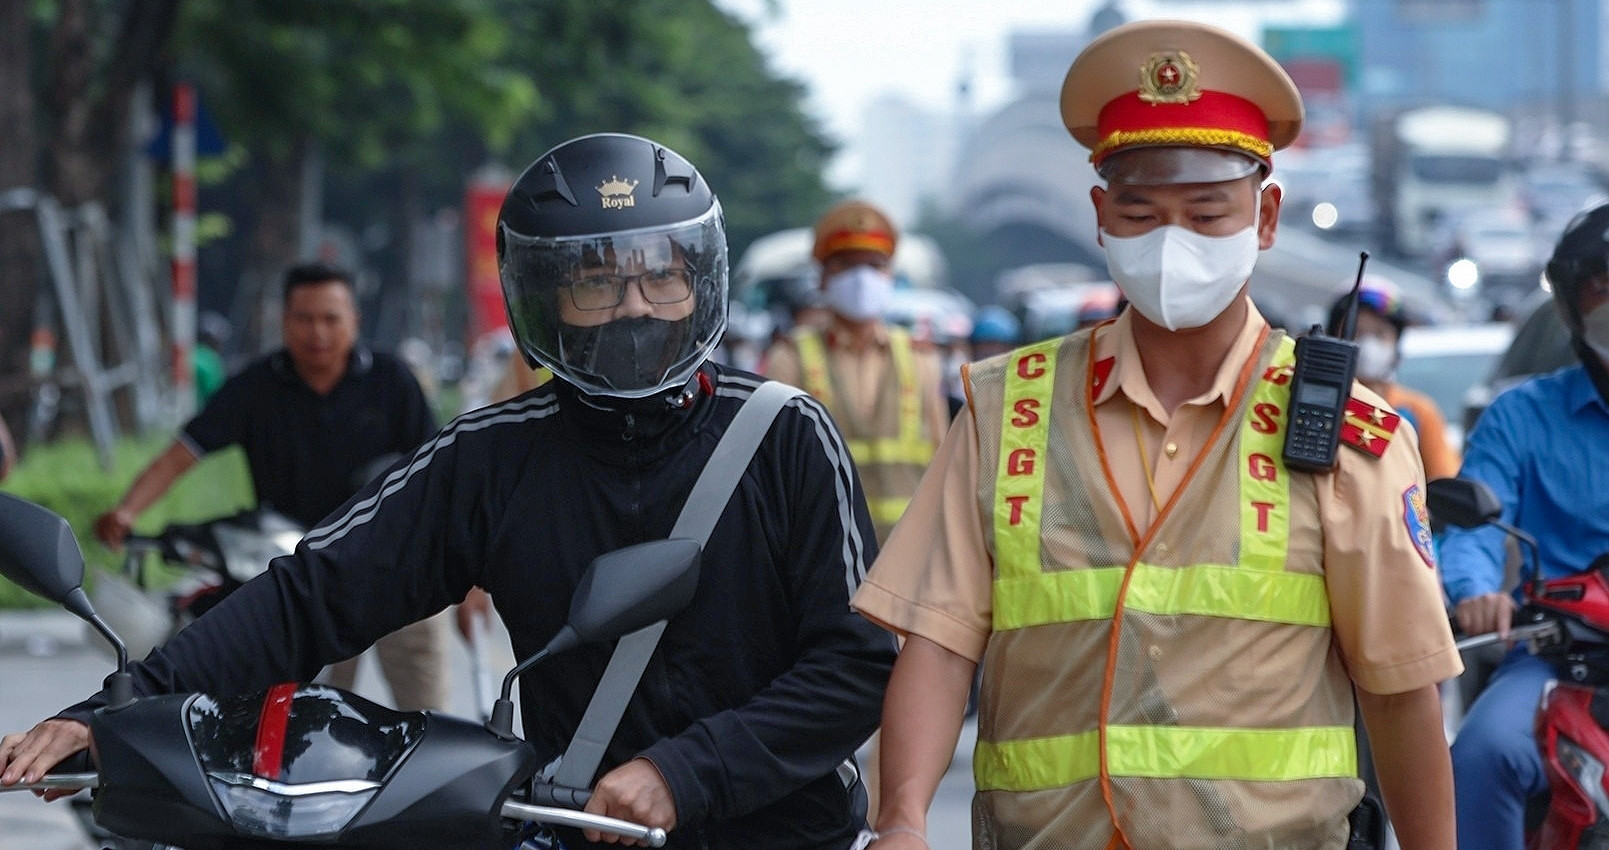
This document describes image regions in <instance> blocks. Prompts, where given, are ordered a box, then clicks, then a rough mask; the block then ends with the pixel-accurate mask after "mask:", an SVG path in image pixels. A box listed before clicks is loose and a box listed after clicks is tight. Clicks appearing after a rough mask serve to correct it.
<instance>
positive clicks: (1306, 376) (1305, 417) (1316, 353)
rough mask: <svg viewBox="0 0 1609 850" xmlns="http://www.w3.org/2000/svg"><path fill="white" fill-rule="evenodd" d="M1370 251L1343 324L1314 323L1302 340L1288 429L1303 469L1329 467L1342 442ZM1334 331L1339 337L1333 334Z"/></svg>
mask: <svg viewBox="0 0 1609 850" xmlns="http://www.w3.org/2000/svg"><path fill="white" fill-rule="evenodd" d="M1368 261H1369V252H1367V251H1364V252H1362V253H1360V254H1359V256H1358V277H1357V280H1356V281H1355V282H1354V283H1353V284H1352V292H1351V293H1350V294H1349V295H1348V296H1347V304H1346V313H1345V316H1344V317H1343V318H1342V320H1341V326H1340V327H1339V328H1330V329H1329V333H1326V332H1325V328H1324V327H1323V326H1321V325H1314V326H1313V327H1312V329H1311V330H1309V331H1308V332H1307V334H1306V335H1304V336H1301V337H1298V338H1297V340H1296V365H1295V367H1294V369H1293V371H1292V373H1291V401H1290V407H1291V410H1290V416H1289V418H1288V420H1287V425H1286V428H1285V449H1284V459H1285V465H1286V466H1288V467H1290V468H1291V469H1299V470H1302V471H1303V472H1329V471H1330V470H1331V469H1334V468H1335V453H1336V451H1337V450H1338V449H1339V447H1340V443H1341V425H1342V423H1343V422H1344V421H1345V419H1346V402H1347V399H1349V398H1351V397H1352V378H1353V377H1354V376H1355V375H1356V373H1357V364H1358V345H1357V343H1355V342H1353V341H1352V337H1353V336H1354V335H1355V334H1356V333H1357V322H1358V291H1359V288H1360V287H1361V286H1362V285H1363V266H1364V264H1365V263H1367V262H1368ZM1331 334H1333V336H1332V335H1331Z"/></svg>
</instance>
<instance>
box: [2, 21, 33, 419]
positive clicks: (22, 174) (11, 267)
mask: <svg viewBox="0 0 1609 850" xmlns="http://www.w3.org/2000/svg"><path fill="white" fill-rule="evenodd" d="M32 5H33V4H32V2H31V0H0V192H4V191H6V190H7V189H16V188H25V189H32V188H37V187H38V185H39V175H38V172H37V169H36V168H35V166H34V162H35V158H36V157H38V155H39V146H38V145H39V143H38V140H37V139H36V138H35V137H34V99H33V86H32V85H31V80H30V75H29V67H30V64H31V53H32V51H31V50H30V44H29V27H28V8H29V7H30V6H32ZM42 267H43V265H42V263H41V262H40V251H39V231H38V228H37V227H35V226H34V221H33V217H32V215H31V213H29V212H12V213H5V214H3V216H0V304H4V305H5V308H4V309H0V418H4V419H5V420H6V422H8V423H10V425H11V432H12V434H13V435H14V436H15V437H16V438H17V439H18V440H19V441H20V440H23V439H26V437H27V432H28V429H27V427H26V426H27V415H28V400H29V389H30V383H29V379H28V334H29V331H30V330H31V328H30V325H32V324H33V309H34V295H35V293H36V292H37V291H38V289H39V287H40V285H41V284H42V282H43V279H42V278H41V276H40V269H41V268H42Z"/></svg>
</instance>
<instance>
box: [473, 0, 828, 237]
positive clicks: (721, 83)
mask: <svg viewBox="0 0 1609 850" xmlns="http://www.w3.org/2000/svg"><path fill="white" fill-rule="evenodd" d="M502 6H503V10H504V13H505V15H506V18H507V20H508V21H509V24H510V29H512V30H513V31H515V32H517V33H521V34H522V37H520V38H516V39H515V40H514V41H513V44H512V52H513V53H514V56H515V63H516V64H517V65H518V66H519V67H521V68H524V69H526V70H527V71H528V72H529V73H530V75H531V77H532V79H534V80H535V81H536V84H537V87H538V89H539V90H540V91H541V92H542V95H543V99H542V103H541V106H540V108H539V110H538V112H537V116H536V117H535V119H534V121H533V122H532V124H531V126H530V127H529V128H528V129H527V130H526V131H525V132H523V133H521V134H520V135H519V136H517V137H516V138H517V142H516V145H515V150H516V151H522V152H523V153H524V154H525V156H526V158H527V159H530V158H534V157H535V155H536V154H538V153H540V152H541V151H543V150H546V149H547V148H548V147H551V146H552V145H553V144H556V143H557V142H560V141H563V140H564V139H566V138H569V137H572V136H575V135H579V134H582V133H589V132H598V131H604V130H618V131H623V132H630V133H638V134H640V135H644V136H648V137H649V138H653V139H655V140H658V141H660V142H663V143H664V144H666V145H669V146H670V147H672V148H674V149H676V151H677V152H679V153H681V154H682V155H683V156H685V157H687V158H688V159H689V160H691V161H692V162H693V163H695V164H696V165H698V167H699V169H700V170H701V171H702V172H703V173H704V175H705V177H706V178H708V180H709V181H710V185H712V186H713V187H714V188H715V191H716V193H717V194H718V195H719V196H720V198H721V203H722V205H723V207H724V208H725V211H726V218H727V229H728V233H729V235H730V237H731V242H732V248H733V251H734V254H736V253H737V252H740V251H741V250H742V249H743V248H744V247H746V246H747V245H748V243H749V242H751V241H753V240H754V238H756V237H758V236H761V235H764V234H766V233H769V232H771V231H775V230H780V229H782V228H785V227H795V226H800V225H803V224H808V223H809V222H810V221H811V220H813V219H814V217H815V216H816V215H817V214H818V213H819V212H820V211H821V210H822V209H823V208H824V207H825V206H826V205H827V203H828V202H829V201H830V194H829V192H828V191H827V189H826V188H825V185H824V183H823V180H822V176H823V173H824V171H825V168H826V164H827V160H828V158H829V157H830V156H831V154H832V152H833V149H832V146H831V145H830V144H829V143H828V142H827V141H826V139H825V137H824V135H823V133H822V131H821V129H820V128H819V127H818V126H817V125H816V124H815V122H814V121H813V120H812V119H810V118H809V117H808V116H807V115H806V114H805V112H804V110H803V100H804V95H805V90H804V87H803V85H802V84H800V83H798V82H797V81H794V80H790V79H786V78H783V77H780V76H778V75H777V74H776V73H774V72H773V71H771V70H770V69H769V68H768V67H767V65H766V61H765V57H764V56H763V55H761V54H760V52H759V51H758V50H757V49H756V48H755V46H754V44H753V43H752V41H751V40H750V38H749V31H748V28H747V27H746V26H745V25H744V24H743V23H742V22H740V21H738V20H736V19H734V18H733V17H731V16H730V15H728V14H727V13H725V12H723V11H721V10H720V9H717V8H716V7H715V6H714V5H713V4H712V3H709V2H684V0H555V2H546V3H523V2H518V0H504V2H503V3H502ZM511 156H512V154H511Z"/></svg>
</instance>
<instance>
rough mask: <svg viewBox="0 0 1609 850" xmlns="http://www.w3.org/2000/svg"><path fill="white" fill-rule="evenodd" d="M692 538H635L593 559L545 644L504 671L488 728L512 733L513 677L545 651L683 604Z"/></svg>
mask: <svg viewBox="0 0 1609 850" xmlns="http://www.w3.org/2000/svg"><path fill="white" fill-rule="evenodd" d="M703 548H704V547H703V546H700V545H699V543H698V541H696V540H687V539H683V538H674V539H670V540H654V541H651V542H648V543H639V544H637V545H635V546H627V547H625V548H624V549H616V550H615V551H613V552H606V553H604V554H602V555H599V556H598V557H596V558H594V559H592V563H590V564H588V565H587V569H586V572H584V573H582V575H581V581H580V582H579V583H577V585H576V588H575V595H574V596H573V597H571V599H570V614H569V621H568V622H567V623H565V624H564V627H563V628H561V629H559V632H558V634H556V635H554V636H553V639H552V640H550V641H548V643H547V646H544V647H542V649H541V650H540V651H539V652H537V653H536V654H535V655H532V656H531V657H530V658H527V659H525V660H524V661H521V662H520V663H519V665H518V666H516V667H515V668H514V669H513V670H510V671H508V675H507V676H504V677H503V691H502V695H501V696H499V697H498V700H497V702H496V703H495V704H493V706H492V716H491V719H489V720H488V721H487V722H486V726H487V728H488V729H491V730H492V731H493V732H495V733H496V734H498V735H500V736H502V737H510V736H512V735H513V726H514V703H513V700H512V699H511V695H512V693H513V691H514V680H515V679H518V678H519V676H520V674H521V673H524V672H525V671H526V670H529V669H530V668H531V667H532V666H534V665H535V664H536V663H537V662H539V661H541V660H542V659H544V658H547V657H548V656H550V655H557V654H558V653H561V652H565V651H567V650H570V649H574V648H575V647H577V646H580V645H581V644H584V643H602V642H604V641H610V640H614V639H615V638H619V637H624V636H625V635H628V634H630V633H632V632H635V631H637V630H638V629H641V628H644V627H646V626H649V625H651V624H653V623H657V622H659V621H660V620H668V619H670V618H671V617H672V616H674V615H675V614H676V612H678V611H680V610H682V609H683V608H685V607H686V606H687V603H688V602H690V601H692V599H693V591H694V590H695V589H696V588H697V587H698V570H699V556H700V554H701V553H702V552H703Z"/></svg>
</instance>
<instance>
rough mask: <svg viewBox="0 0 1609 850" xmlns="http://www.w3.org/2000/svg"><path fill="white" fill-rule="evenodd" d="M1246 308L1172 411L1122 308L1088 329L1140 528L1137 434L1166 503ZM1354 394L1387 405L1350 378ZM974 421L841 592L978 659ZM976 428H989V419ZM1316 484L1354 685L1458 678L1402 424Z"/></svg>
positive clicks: (1073, 378) (898, 627)
mask: <svg viewBox="0 0 1609 850" xmlns="http://www.w3.org/2000/svg"><path fill="white" fill-rule="evenodd" d="M1248 306H1249V305H1248ZM1247 312H1248V315H1247V318H1246V323H1245V325H1244V326H1243V327H1242V328H1241V331H1240V334H1239V336H1238V337H1237V338H1236V340H1235V342H1234V345H1233V347H1232V348H1231V350H1230V352H1229V354H1228V356H1227V357H1226V358H1225V360H1224V364H1223V366H1221V367H1220V368H1219V370H1218V374H1217V376H1216V378H1215V380H1214V382H1213V385H1212V387H1211V388H1210V389H1209V390H1208V391H1207V392H1205V393H1204V394H1202V395H1201V396H1198V397H1196V398H1193V399H1190V400H1188V401H1186V402H1184V403H1183V404H1181V405H1180V406H1179V407H1178V408H1177V409H1176V410H1174V411H1173V413H1172V415H1171V416H1170V415H1169V414H1168V413H1167V412H1166V411H1165V410H1164V409H1163V408H1162V406H1161V404H1160V403H1159V402H1158V401H1157V399H1156V396H1155V394H1154V393H1152V392H1151V389H1150V387H1149V385H1148V384H1147V383H1146V379H1145V373H1144V369H1143V367H1142V366H1141V363H1140V359H1139V351H1138V349H1137V348H1136V347H1135V343H1134V337H1133V334H1132V331H1131V325H1130V316H1129V314H1128V313H1125V314H1124V315H1123V316H1121V317H1119V318H1118V319H1117V320H1116V321H1115V322H1112V323H1110V324H1107V325H1103V326H1101V327H1100V328H1098V329H1096V331H1095V333H1096V343H1095V352H1096V358H1097V360H1101V359H1105V358H1108V357H1111V358H1114V362H1113V365H1112V369H1111V371H1110V372H1109V373H1108V374H1107V377H1106V379H1105V381H1104V382H1103V383H1102V385H1101V386H1098V387H1097V388H1096V393H1095V403H1096V416H1095V419H1096V424H1097V427H1098V428H1099V429H1100V434H1101V440H1102V443H1103V444H1104V446H1105V449H1106V452H1107V456H1108V458H1109V459H1110V461H1111V467H1112V473H1113V475H1114V477H1115V479H1116V482H1117V488H1118V491H1119V495H1120V497H1121V499H1122V500H1123V502H1124V503H1125V504H1126V505H1127V506H1128V509H1129V512H1130V514H1131V516H1132V517H1133V520H1134V522H1135V524H1136V526H1137V529H1136V530H1137V531H1138V532H1139V533H1141V534H1143V533H1144V532H1145V530H1146V529H1147V528H1148V527H1149V526H1150V523H1151V522H1152V521H1153V520H1154V518H1155V517H1156V515H1157V513H1158V510H1157V507H1156V505H1154V504H1153V503H1152V497H1151V494H1150V492H1149V491H1150V487H1148V485H1147V483H1146V479H1145V473H1144V472H1143V469H1142V465H1141V449H1140V443H1141V441H1142V440H1143V442H1144V444H1145V448H1144V454H1145V457H1146V459H1147V461H1148V463H1149V465H1150V466H1151V469H1152V473H1153V477H1154V483H1155V488H1156V497H1157V500H1158V501H1159V502H1160V503H1161V504H1166V503H1167V501H1168V499H1169V498H1170V497H1171V495H1172V494H1173V491H1174V489H1175V488H1176V487H1177V486H1178V485H1179V484H1180V482H1181V481H1182V480H1183V479H1184V476H1185V474H1186V472H1187V471H1188V470H1189V468H1190V464H1191V461H1192V460H1193V459H1194V458H1195V456H1196V454H1197V453H1198V452H1199V451H1201V450H1202V448H1203V447H1204V446H1205V443H1206V441H1207V439H1208V438H1209V437H1210V435H1211V433H1212V430H1213V427H1214V425H1215V424H1216V423H1217V422H1218V420H1219V419H1220V418H1221V417H1222V415H1223V413H1224V410H1225V405H1226V402H1227V400H1228V399H1229V398H1230V396H1231V395H1232V394H1233V391H1234V384H1235V379H1236V377H1237V376H1238V374H1239V371H1240V368H1241V367H1242V365H1243V364H1244V363H1245V362H1246V360H1247V359H1249V358H1251V357H1253V356H1255V354H1256V341H1257V336H1258V334H1259V332H1260V331H1261V330H1262V328H1263V326H1264V325H1265V322H1264V320H1263V318H1262V316H1261V315H1260V314H1258V313H1257V311H1256V309H1255V308H1251V309H1249V310H1248V311H1247ZM1084 379H1085V378H1084V376H1083V375H1070V374H1065V373H1058V374H1057V376H1056V380H1057V384H1058V385H1057V387H1056V393H1057V394H1058V395H1059V394H1062V393H1072V392H1081V391H1082V387H1081V386H1080V383H1081V382H1082V381H1083V380H1084ZM1354 395H1355V396H1356V397H1357V398H1359V399H1361V400H1363V401H1366V402H1368V403H1370V404H1373V405H1383V404H1384V402H1383V401H1382V400H1381V399H1380V398H1379V397H1378V396H1377V395H1375V394H1374V393H1372V392H1370V391H1369V390H1367V389H1366V388H1363V387H1362V386H1361V385H1358V386H1356V387H1355V391H1354ZM1136 413H1137V414H1138V417H1137V418H1138V424H1139V427H1138V429H1136V425H1135V418H1136V416H1135V414H1136ZM977 427H978V426H977V423H976V421H975V419H974V415H973V412H972V411H971V408H970V406H969V407H968V409H967V410H966V411H964V412H963V413H962V414H961V415H959V416H957V417H956V419H955V423H954V424H953V425H952V427H951V429H950V431H949V433H948V435H947V436H946V437H945V440H944V442H943V444H942V445H941V446H940V447H939V451H938V454H937V455H935V457H934V459H933V465H932V467H930V469H929V471H928V474H927V476H926V477H925V478H924V479H923V481H922V485H921V487H920V488H919V489H918V490H917V493H916V496H915V497H914V498H913V499H912V501H911V505H910V507H909V509H907V511H906V513H905V516H904V518H903V519H902V520H901V521H900V524H899V526H898V527H897V528H896V529H895V530H894V533H893V536H892V537H890V539H889V540H888V543H887V545H886V546H885V547H884V548H883V549H882V552H881V553H880V554H879V556H878V558H877V561H876V563H875V564H874V565H873V567H872V570H871V573H870V575H869V576H868V577H867V579H866V581H865V583H863V584H862V585H861V588H860V590H859V591H858V592H857V593H856V594H855V596H854V598H853V600H852V604H853V605H854V607H855V608H856V609H857V610H859V611H860V612H861V613H862V614H864V615H865V616H867V617H869V618H870V619H872V620H873V621H875V622H877V623H879V624H881V625H883V626H884V627H885V628H888V629H890V630H892V631H894V632H896V633H898V634H900V635H902V636H904V635H910V634H917V635H921V636H922V637H925V638H927V639H929V640H931V641H933V642H935V643H937V644H939V645H940V646H943V647H945V648H946V649H948V650H950V651H952V652H955V653H956V654H958V655H961V656H963V657H966V658H969V659H972V660H974V661H976V660H978V659H979V658H981V657H982V655H983V650H984V646H985V644H986V643H987V641H988V638H989V632H990V622H991V613H992V609H991V594H992V585H991V582H992V580H993V566H992V564H991V563H990V559H989V555H988V553H987V550H986V548H985V545H984V528H983V522H984V520H985V517H984V516H982V514H981V512H980V510H979V506H978V495H977V494H978V481H979V480H980V479H979V476H980V475H989V476H993V475H994V464H995V460H994V459H993V458H988V459H986V462H985V463H983V464H982V466H981V467H980V459H979V457H978V438H977V430H976V429H977ZM986 427H994V428H997V427H999V425H998V423H997V422H989V423H986ZM1136 431H1138V433H1139V434H1140V435H1141V440H1137V439H1136ZM1321 479H1322V480H1321V481H1319V482H1318V487H1317V495H1318V505H1319V514H1320V521H1321V522H1322V525H1323V529H1324V535H1323V539H1324V568H1325V587H1326V590H1327V592H1328V594H1329V598H1330V609H1331V620H1332V629H1333V631H1334V634H1335V638H1336V645H1337V647H1338V648H1339V650H1340V653H1341V656H1342V658H1343V659H1344V660H1345V662H1346V665H1347V669H1348V670H1349V671H1350V673H1351V676H1352V678H1353V681H1354V682H1356V683H1357V685H1358V686H1359V687H1362V688H1364V689H1365V690H1368V691H1370V692H1373V693H1380V694H1389V693H1400V692H1403V691H1409V690H1413V689H1415V688H1418V687H1422V686H1424V685H1429V684H1433V683H1435V682H1439V681H1441V680H1443V679H1447V678H1451V677H1452V676H1456V675H1457V674H1458V673H1459V672H1460V671H1461V670H1462V669H1463V664H1462V662H1461V661H1460V660H1459V657H1458V651H1457V649H1456V648H1455V647H1454V646H1453V643H1452V637H1451V633H1450V631H1449V629H1448V625H1447V617H1446V613H1445V611H1444V609H1443V607H1442V602H1441V589H1440V582H1439V579H1438V576H1437V574H1436V570H1435V569H1434V568H1433V566H1432V565H1431V564H1430V563H1429V562H1428V561H1427V559H1426V556H1424V555H1421V553H1420V551H1419V549H1418V548H1417V547H1416V546H1415V544H1414V541H1413V537H1412V534H1411V532H1410V530H1409V528H1408V524H1407V521H1406V518H1405V513H1404V512H1405V493H1406V491H1408V490H1409V488H1411V487H1414V486H1418V487H1419V492H1420V493H1421V495H1422V493H1423V489H1424V479H1423V472H1422V470H1421V468H1420V464H1419V452H1418V446H1417V443H1416V439H1415V437H1414V435H1413V433H1412V430H1411V428H1410V427H1409V426H1408V425H1407V423H1403V424H1402V425H1401V426H1400V427H1399V428H1398V430H1397V432H1396V434H1395V436H1394V437H1393V438H1392V439H1391V441H1390V444H1389V445H1388V447H1387V449H1386V451H1385V454H1384V456H1383V457H1380V458H1374V457H1372V456H1369V455H1367V454H1364V453H1363V452H1361V451H1357V450H1354V449H1352V448H1350V447H1347V446H1344V445H1343V446H1341V448H1340V463H1339V466H1338V468H1337V469H1336V471H1335V472H1333V473H1329V474H1327V475H1324V476H1321ZM1294 521H1295V518H1293V522H1294ZM1307 521H1309V522H1311V521H1312V520H1311V518H1308V520H1307ZM1279 660H1280V656H1279V654H1278V653H1270V655H1269V657H1268V659H1267V661H1268V662H1269V663H1265V664H1262V665H1260V666H1259V671H1258V672H1259V674H1260V675H1268V676H1272V677H1280V676H1297V675H1305V671H1300V670H1292V669H1283V668H1281V667H1280V665H1279Z"/></svg>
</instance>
